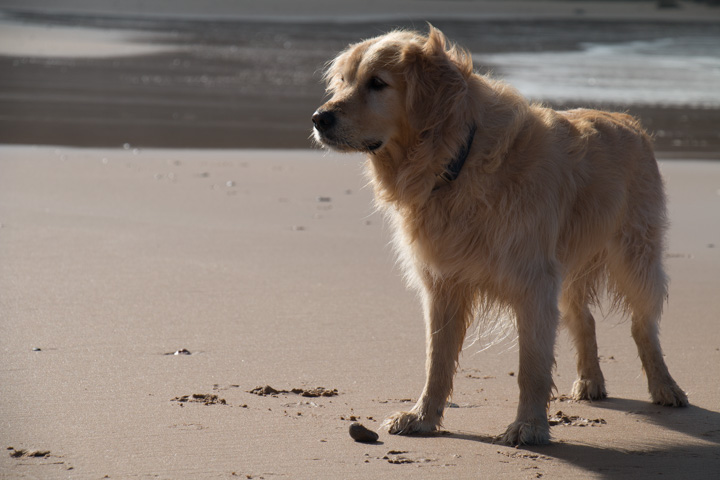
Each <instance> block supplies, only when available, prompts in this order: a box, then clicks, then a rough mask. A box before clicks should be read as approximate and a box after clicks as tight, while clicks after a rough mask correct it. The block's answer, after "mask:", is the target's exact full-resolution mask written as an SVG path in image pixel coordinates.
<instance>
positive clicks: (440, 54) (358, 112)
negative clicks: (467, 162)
mask: <svg viewBox="0 0 720 480" xmlns="http://www.w3.org/2000/svg"><path fill="white" fill-rule="evenodd" d="M472 69H473V68H472V61H471V59H470V55H469V54H468V53H467V52H465V51H463V50H460V49H458V48H457V47H454V46H451V47H448V45H447V42H446V40H445V37H444V35H443V34H442V33H441V32H440V31H439V30H437V29H435V28H433V27H432V26H431V27H430V31H429V33H428V35H427V36H423V35H420V34H418V33H414V32H407V31H394V32H391V33H388V34H386V35H382V36H379V37H375V38H372V39H370V40H366V41H364V42H361V43H357V44H354V45H350V46H349V47H348V48H347V49H346V50H345V51H343V52H341V53H340V54H339V55H338V56H337V57H336V58H335V59H334V60H333V61H332V62H330V63H329V66H328V68H327V70H326V71H325V81H326V85H327V92H328V94H329V95H330V99H329V100H328V101H327V102H326V103H325V104H324V105H322V106H321V107H320V108H318V109H317V111H316V112H315V113H314V114H313V116H312V121H313V124H314V129H313V133H314V137H315V140H316V141H317V142H319V143H320V144H322V145H324V146H326V147H329V148H332V149H335V150H338V151H345V152H351V151H358V152H368V153H377V152H379V151H382V150H383V149H385V148H388V147H389V146H390V145H392V144H396V145H400V146H402V147H404V149H406V150H407V149H409V148H411V147H412V146H413V145H414V144H416V143H418V142H419V141H420V142H422V141H423V140H427V139H429V140H430V141H431V142H432V141H433V139H437V138H447V135H444V134H439V133H438V132H437V131H436V130H438V129H441V128H445V127H448V122H447V120H448V118H449V117H451V116H453V115H455V116H457V112H458V111H459V110H460V109H461V107H462V105H463V104H464V103H465V102H464V101H465V99H466V97H467V90H468V79H469V77H470V76H471V75H472ZM464 120H465V119H462V120H461V121H464ZM458 131H459V132H460V135H462V134H463V132H464V131H465V129H462V128H461V129H459V130H458ZM451 137H454V135H451Z"/></svg>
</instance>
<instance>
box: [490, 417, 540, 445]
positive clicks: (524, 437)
mask: <svg viewBox="0 0 720 480" xmlns="http://www.w3.org/2000/svg"><path fill="white" fill-rule="evenodd" d="M498 440H499V442H500V443H502V444H505V445H508V446H510V447H516V446H518V445H544V444H546V443H550V425H548V422H547V420H544V421H541V422H540V421H537V422H536V421H529V422H525V421H515V422H513V423H511V424H510V426H508V428H507V430H505V433H503V434H502V435H500V437H499V439H498Z"/></svg>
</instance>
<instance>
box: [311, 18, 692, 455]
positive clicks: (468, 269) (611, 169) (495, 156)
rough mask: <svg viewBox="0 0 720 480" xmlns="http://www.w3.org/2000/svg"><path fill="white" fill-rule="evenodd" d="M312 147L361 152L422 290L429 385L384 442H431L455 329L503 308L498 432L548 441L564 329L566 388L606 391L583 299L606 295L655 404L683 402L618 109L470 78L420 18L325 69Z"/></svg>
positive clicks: (634, 151) (659, 226) (634, 140)
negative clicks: (506, 367)
mask: <svg viewBox="0 0 720 480" xmlns="http://www.w3.org/2000/svg"><path fill="white" fill-rule="evenodd" d="M325 80H326V83H327V90H328V93H329V94H330V95H331V98H330V99H329V101H327V102H326V103H325V104H324V105H322V106H321V107H320V108H318V110H317V111H316V112H315V113H314V115H313V117H312V120H313V123H314V136H315V139H316V140H317V141H318V142H319V143H321V144H322V145H324V146H326V147H329V148H332V149H335V150H338V151H347V152H367V154H368V162H367V169H368V174H369V177H370V179H371V183H372V186H373V188H374V192H375V197H376V201H377V203H378V205H379V206H380V207H381V209H383V210H384V211H385V213H386V214H387V217H388V218H389V220H390V223H391V224H392V226H393V227H394V231H395V237H394V245H395V247H396V249H397V252H398V255H399V257H400V260H401V263H402V265H403V267H404V269H405V271H406V274H407V277H408V279H409V283H410V284H411V285H412V286H413V287H414V288H416V289H417V290H418V291H419V292H420V294H421V298H422V302H423V307H424V313H425V322H426V329H427V359H426V383H425V387H424V389H423V391H422V394H421V395H420V398H419V400H418V401H417V403H416V404H415V406H414V407H413V408H412V409H411V410H410V411H409V412H400V413H396V414H394V415H392V416H391V417H389V418H388V419H387V420H386V422H385V425H386V426H387V427H388V429H389V431H390V433H394V434H412V433H426V432H431V431H433V430H435V429H437V427H438V426H439V425H440V422H441V420H442V416H443V410H444V408H445V405H446V402H447V400H448V397H449V395H450V394H451V391H452V382H453V376H454V374H455V370H456V368H457V364H458V357H459V354H460V351H461V348H462V345H463V341H464V338H465V334H466V330H467V329H468V327H469V325H471V324H472V323H473V321H474V320H477V319H478V318H480V319H481V320H483V321H485V322H486V321H487V317H488V315H490V314H494V313H497V312H498V311H505V312H508V313H510V314H511V318H513V319H514V325H515V328H516V329H517V333H518V345H519V355H520V366H519V372H518V376H517V380H518V385H519V387H520V400H519V404H518V409H517V416H516V418H515V421H514V422H513V423H511V424H510V426H509V427H508V428H507V430H506V431H505V433H504V434H502V435H501V436H500V440H501V441H502V442H503V443H505V444H508V445H519V444H542V443H547V442H548V441H549V439H550V431H549V426H548V420H547V408H548V402H549V399H550V398H551V393H552V389H553V388H554V384H553V380H552V369H553V366H554V362H555V360H554V352H553V350H554V343H555V335H556V332H557V329H558V325H559V324H560V323H561V322H562V324H564V325H565V326H567V328H568V329H569V331H570V333H571V335H572V338H573V341H574V344H575V347H576V349H577V371H578V379H577V380H576V381H575V383H574V385H573V390H572V396H573V398H575V399H587V400H597V399H601V398H604V397H605V396H606V390H605V381H604V378H603V374H602V372H601V371H600V365H599V363H598V353H597V343H596V339H595V320H594V319H593V316H592V315H591V313H590V306H591V305H597V303H598V302H599V297H600V296H602V295H603V293H604V292H607V294H608V296H609V298H610V299H611V300H612V301H613V305H614V306H615V307H618V308H620V309H621V310H622V311H624V312H626V313H628V314H629V315H630V316H631V319H632V322H631V323H632V329H631V330H632V336H633V338H634V340H635V343H636V344H637V348H638V352H639V354H640V359H641V361H642V365H643V368H644V371H645V373H646V375H647V380H648V384H649V390H650V396H651V397H652V400H653V401H654V402H655V403H659V404H662V405H672V406H684V405H687V397H686V395H685V393H684V392H683V391H682V390H681V389H680V388H679V387H678V385H677V384H676V383H675V381H674V380H673V378H672V377H671V376H670V373H669V372H668V369H667V366H666V365H665V361H664V360H663V354H662V351H661V349H660V343H659V340H658V321H659V317H660V314H661V311H662V307H663V303H664V300H665V298H666V295H667V279H666V276H665V273H664V270H663V265H662V257H663V237H664V234H665V230H666V226H667V217H666V211H665V195H664V191H663V182H662V179H661V177H660V173H659V171H658V166H657V162H656V160H655V157H654V154H653V150H652V145H651V139H650V138H649V137H648V135H647V134H646V133H645V132H644V131H643V129H642V128H641V127H640V125H639V124H638V122H637V121H636V120H635V119H634V118H632V117H630V116H629V115H625V114H621V113H607V112H602V111H596V110H586V109H577V110H569V111H555V110H551V109H549V108H545V107H543V106H541V105H535V104H530V103H528V101H527V100H526V99H525V98H523V97H522V96H521V95H520V94H519V93H518V92H517V91H516V90H515V89H513V88H512V87H510V86H508V85H506V84H504V83H502V82H499V81H496V80H493V79H491V78H488V77H487V76H482V75H479V74H476V73H474V72H473V64H472V59H471V56H470V54H469V53H468V52H467V51H465V50H463V49H461V48H458V47H457V46H453V45H449V44H448V42H447V41H446V39H445V37H444V36H443V34H442V33H441V32H440V31H439V30H437V29H435V28H433V27H432V26H430V30H429V33H428V35H427V36H424V35H421V34H418V33H415V32H409V31H394V32H391V33H388V34H386V35H382V36H379V37H376V38H372V39H370V40H366V41H363V42H361V43H357V44H354V45H350V46H349V47H348V48H347V49H346V50H345V51H343V52H342V53H341V54H340V55H339V56H338V57H337V58H335V59H334V60H333V61H332V62H330V63H329V66H328V68H327V71H326V72H325Z"/></svg>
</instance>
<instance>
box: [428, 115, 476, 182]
mask: <svg viewBox="0 0 720 480" xmlns="http://www.w3.org/2000/svg"><path fill="white" fill-rule="evenodd" d="M476 130H477V126H476V125H475V124H474V123H473V125H472V127H470V133H469V134H468V138H467V142H465V145H463V147H462V149H460V151H459V152H458V155H457V157H455V158H453V159H452V161H451V162H450V163H448V165H447V166H446V167H445V171H444V172H442V173H441V174H440V175H438V178H439V179H440V180H442V181H443V182H445V183H446V184H448V185H449V184H450V183H451V182H452V181H453V180H455V179H457V178H458V176H459V175H460V170H462V168H463V165H465V160H467V157H468V154H469V153H470V148H471V147H472V144H473V140H474V139H475V131H476ZM438 188H439V187H435V189H438Z"/></svg>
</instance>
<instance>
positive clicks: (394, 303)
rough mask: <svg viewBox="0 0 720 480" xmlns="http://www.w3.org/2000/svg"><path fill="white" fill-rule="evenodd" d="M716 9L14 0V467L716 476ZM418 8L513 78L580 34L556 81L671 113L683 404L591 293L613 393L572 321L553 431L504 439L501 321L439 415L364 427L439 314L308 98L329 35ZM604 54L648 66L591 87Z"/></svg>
mask: <svg viewBox="0 0 720 480" xmlns="http://www.w3.org/2000/svg"><path fill="white" fill-rule="evenodd" d="M279 6H282V7H283V9H282V10H278V8H279ZM450 7H452V8H450ZM311 10H312V11H313V12H315V13H313V14H312V15H308V14H307V12H308V11H311ZM278 11H280V12H281V13H282V14H278ZM719 16H720V8H710V7H707V6H706V5H702V4H698V3H695V2H692V3H690V2H682V3H681V8H679V9H657V8H655V2H610V3H608V2H595V1H588V2H533V1H526V2H504V1H503V2H500V1H472V2H469V1H453V2H441V1H422V2H421V1H417V0H396V1H392V2H388V1H384V2H374V1H371V2H363V3H350V2H330V1H329V0H308V1H306V2H284V3H283V2H277V1H269V2H250V1H244V0H242V1H225V0H216V1H212V2H202V3H200V2H165V1H140V0H137V1H136V0H131V1H127V2H123V3H122V5H121V4H120V3H118V2H111V1H94V2H87V1H85V0H64V1H63V2H54V1H48V0H22V1H20V0H17V1H16V0H0V326H2V334H0V389H1V391H0V450H2V452H4V453H0V479H8V480H10V479H12V480H14V479H35V478H37V479H66V478H73V479H97V480H99V479H102V478H111V479H128V478H139V479H150V478H152V479H205V478H208V479H212V478H227V479H230V478H242V479H281V478H282V479H368V478H369V479H375V478H378V479H382V478H432V479H466V478H467V479H470V478H488V479H495V478H513V479H515V478H518V479H537V478H546V479H547V478H551V479H555V478H559V479H577V478H593V479H607V480H611V479H612V480H614V479H633V480H636V479H644V478H666V479H667V478H672V479H675V478H677V479H685V478H693V479H694V478H698V479H704V478H714V477H716V476H717V472H719V471H720V384H718V381H717V378H719V377H720V329H719V328H718V323H717V322H718V311H720V298H719V297H718V295H717V292H718V291H720V213H719V212H720V163H718V162H717V161H713V160H718V159H720V136H719V134H718V132H719V131H720V114H719V113H718V112H720V103H718V104H716V103H715V102H716V96H715V95H716V91H715V90H714V89H712V88H710V87H708V85H712V81H713V79H714V78H715V77H714V75H717V72H718V71H720V70H717V68H716V65H720V64H718V63H717V62H718V57H717V54H716V53H715V52H714V50H713V49H709V48H708V45H711V46H712V45H714V44H715V43H713V42H715V40H716V39H717V38H720V27H718V25H720V24H719V23H718V22H717V20H718V18H719ZM458 17H461V18H458ZM424 20H433V23H435V24H436V25H438V26H439V27H441V28H442V29H443V30H444V31H445V32H446V33H447V34H448V35H449V36H450V37H451V38H453V39H454V40H456V41H459V42H461V43H462V44H463V45H466V46H467V47H468V48H470V49H471V51H472V52H473V57H474V58H476V59H477V60H478V63H479V65H478V68H479V69H480V70H482V71H492V72H493V73H494V74H497V75H500V76H504V77H506V78H508V79H509V80H513V81H517V82H519V83H520V84H521V85H520V86H522V82H523V81H525V80H527V78H528V76H530V77H532V75H533V74H536V76H537V82H536V83H535V84H533V85H530V87H532V88H537V87H538V85H540V86H542V85H545V86H553V82H555V83H557V81H558V79H557V77H553V76H549V75H546V73H545V72H541V71H540V70H539V69H537V68H536V65H537V64H536V63H533V62H536V61H537V57H536V56H533V55H527V54H528V52H533V51H536V52H537V53H543V54H546V55H548V56H547V57H546V58H547V59H548V61H552V62H567V61H568V59H569V61H570V66H572V67H576V66H577V64H578V62H577V59H578V58H580V57H581V58H583V59H584V58H589V59H591V60H592V62H591V63H588V64H587V65H580V67H581V68H580V69H579V70H566V72H568V73H567V75H566V76H567V77H568V78H569V79H571V80H573V79H575V80H576V79H586V80H588V81H586V82H585V83H584V84H573V83H569V84H568V85H569V87H568V89H564V91H563V92H561V93H563V94H564V95H562V96H555V97H553V96H552V95H554V94H552V93H547V91H545V93H546V94H548V95H550V96H549V97H548V98H539V101H545V102H546V103H549V104H552V105H556V106H558V107H570V106H576V105H585V106H594V105H599V106H605V107H608V108H612V109H622V110H629V111H630V112H631V113H634V114H637V115H639V116H640V117H641V118H642V120H643V122H644V124H645V125H646V126H647V127H648V128H650V129H651V130H652V131H653V132H654V133H655V141H656V146H657V150H658V158H659V159H660V168H661V172H662V174H663V176H664V178H665V182H666V188H667V193H668V198H669V212H670V221H671V228H670V231H669V236H668V248H667V253H666V260H665V263H666V267H667V270H668V273H669V276H670V279H671V283H670V294H669V300H668V303H667V306H666V309H665V312H664V314H663V320H662V323H661V328H662V331H661V340H662V344H663V348H664V353H665V354H666V361H667V363H668V366H669V368H670V370H671V372H672V374H673V376H674V378H675V379H676V380H677V382H678V383H679V384H680V386H681V387H683V388H684V389H685V390H686V391H687V392H688V395H689V399H690V403H691V405H690V407H688V408H684V409H669V408H664V407H659V406H656V405H653V404H651V403H650V402H649V395H648V392H647V387H646V381H645V377H644V374H643V372H642V369H641V365H640V360H639V358H638V355H637V351H636V349H635V345H634V343H633V341H632V338H631V336H630V325H629V322H628V321H627V320H624V319H622V318H620V317H618V316H617V315H614V314H608V315H605V314H604V313H603V312H602V311H598V312H594V313H595V315H596V318H597V319H598V345H599V354H600V360H601V366H602V368H603V371H604V374H605V378H606V380H607V386H608V392H609V398H608V399H607V400H604V401H600V402H593V403H589V402H572V401H569V400H568V395H569V393H570V390H571V387H572V383H573V381H574V379H575V358H574V355H575V353H574V351H573V349H572V347H571V342H570V340H569V338H568V336H567V333H566V332H561V334H560V335H559V337H558V343H557V347H556V353H557V368H556V371H555V383H556V385H557V392H556V399H555V400H554V401H553V402H552V403H551V404H550V408H549V412H548V413H549V416H550V417H551V420H552V421H553V423H555V425H554V426H553V427H552V428H551V434H552V437H553V442H552V444H550V445H548V446H541V447H523V448H509V447H505V446H501V445H498V444H495V443H494V442H493V439H494V436H495V435H498V434H500V433H501V432H502V431H503V430H504V429H505V427H506V426H507V425H508V423H510V422H511V421H512V420H513V418H514V415H515V410H516V407H517V397H518V389H517V377H516V376H515V372H516V371H517V366H518V360H517V355H518V354H517V348H516V346H515V345H514V343H513V341H512V339H510V340H508V341H505V342H501V343H500V344H497V345H494V346H492V347H490V348H488V349H483V348H482V345H480V344H473V343H472V341H471V340H468V341H467V342H466V347H465V349H464V351H463V354H462V356H461V360H460V366H459V369H458V373H457V375H456V379H455V390H454V394H453V397H452V398H451V401H450V403H449V405H448V408H447V409H446V413H445V422H444V428H443V430H442V431H441V432H440V433H439V434H437V435H433V436H429V437H399V436H391V435H388V434H387V432H385V431H383V430H379V434H380V437H379V441H378V442H376V443H374V444H361V443H356V442H354V441H353V440H352V439H351V438H350V436H349V435H348V428H349V426H350V424H351V423H353V422H355V421H357V422H360V423H362V424H363V425H365V426H366V427H368V428H370V429H372V430H378V429H379V427H380V424H381V423H382V421H383V420H384V418H385V417H386V416H388V415H389V414H391V413H393V412H395V411H398V410H405V409H407V408H409V407H410V406H411V405H412V404H413V403H414V401H415V400H416V399H417V395H418V394H419V393H420V390H421V388H422V385H423V381H424V370H423V362H424V349H425V347H424V325H423V322H422V317H421V308H420V304H419V302H418V301H417V298H415V295H414V293H412V292H410V291H408V290H407V289H406V288H405V286H404V284H403V280H402V278H401V273H400V272H399V271H398V269H397V266H396V264H395V258H394V255H393V252H392V251H391V248H390V246H389V245H388V243H389V239H390V232H389V228H388V226H387V225H386V224H385V223H384V220H383V218H382V217H381V216H380V215H379V214H378V213H376V212H375V210H374V208H373V205H372V192H371V191H370V189H369V188H368V187H367V186H366V180H365V177H364V176H363V162H364V160H363V158H362V157H361V156H357V155H345V156H343V155H338V154H334V153H327V152H323V151H320V150H312V149H310V148H309V147H310V145H309V141H308V135H309V133H310V120H309V117H310V115H311V113H312V111H313V110H314V109H315V107H316V106H317V105H318V104H319V103H320V101H321V98H322V96H323V92H322V86H321V85H320V84H319V82H318V81H319V69H320V68H321V67H322V65H323V63H324V62H325V61H327V60H328V59H329V58H330V57H331V56H332V55H334V53H335V52H336V51H337V50H339V49H340V48H342V47H343V46H344V45H346V44H347V43H348V42H349V41H355V40H357V39H359V38H363V37H365V36H369V35H374V34H377V33H380V32H382V31H386V30H387V29H389V28H392V27H393V26H416V27H417V26H419V27H420V28H424V27H423V25H424ZM667 38H671V39H675V40H677V39H680V40H682V41H678V42H675V43H673V42H666V40H667ZM706 50H707V51H706ZM706 54H707V55H706ZM526 55H527V56H526ZM615 55H617V56H618V58H621V59H622V60H623V62H624V63H623V66H624V67H623V69H622V71H621V72H618V74H617V75H616V77H617V78H619V79H620V80H619V82H620V83H618V84H617V85H616V84H607V85H605V86H606V87H607V88H603V89H602V91H603V92H605V93H607V92H612V91H613V88H615V89H616V90H615V91H621V90H622V88H621V87H623V85H624V86H627V87H628V88H630V87H632V80H633V79H634V78H635V76H636V75H639V73H638V72H641V73H642V75H643V76H642V80H643V81H647V82H649V83H648V85H650V84H652V85H656V86H657V87H658V88H657V90H653V89H649V88H648V89H647V90H648V92H640V93H641V94H645V93H647V94H648V96H647V97H643V98H645V100H642V99H640V100H638V99H635V101H630V102H626V103H623V102H620V103H618V100H617V98H618V97H613V96H609V97H602V98H601V97H598V96H595V95H596V94H595V92H594V91H593V90H592V89H591V88H589V87H593V86H595V83H599V84H600V86H601V87H602V86H603V85H604V84H603V82H605V81H609V80H612V79H611V78H610V77H611V76H610V75H608V76H607V77H604V76H602V73H603V71H604V70H607V69H606V68H605V65H606V64H605V63H604V62H606V59H607V58H608V57H612V56H615ZM643 56H645V57H647V58H648V59H650V60H653V61H649V62H648V63H644V62H641V64H639V65H636V66H635V68H636V69H634V70H633V68H634V66H633V62H634V61H636V60H637V59H640V58H642V57H643ZM662 59H666V60H668V61H667V62H665V63H668V64H670V65H671V66H670V67H668V66H667V65H664V64H663V62H662V61H660V60H662ZM670 60H672V61H670ZM485 61H488V62H489V63H488V64H484V63H483V62H485ZM593 62H594V63H593ZM524 65H531V66H532V68H531V73H530V74H528V72H527V71H525V70H524V69H523V68H522V67H523V66H524ZM644 66H647V67H648V68H647V69H644ZM566 67H567V65H566ZM529 68H530V67H529ZM668 69H669V70H668ZM673 69H674V70H673ZM595 71H599V74H597V75H596V73H593V75H596V76H591V75H590V72H595ZM668 71H677V72H681V73H682V74H683V75H684V76H682V78H689V77H692V80H693V82H695V83H693V84H692V85H693V87H692V89H689V88H685V91H683V88H681V87H680V86H679V87H678V88H677V89H671V87H672V83H671V82H670V81H669V80H667V75H666V73H667V72H668ZM589 80H592V82H590V81H589ZM623 82H624V83H623ZM653 82H655V83H653ZM618 85H620V87H618ZM643 85H645V84H644V83H642V82H641V83H640V87H638V86H637V85H635V87H633V88H637V89H638V90H636V92H639V89H641V88H642V86H643ZM555 86H556V87H561V85H555ZM570 89H575V90H570ZM558 90H563V89H562V88H558ZM671 90H672V91H671ZM570 91H572V92H579V93H577V94H578V95H579V97H577V98H576V97H573V96H572V95H570V96H568V95H567V92H570ZM662 92H670V93H672V94H673V98H668V99H663V98H662ZM540 94H542V92H541V93H540ZM676 94H677V95H676ZM608 95H609V94H608ZM683 95H684V96H683ZM614 99H615V100H614ZM693 102H694V103H693Z"/></svg>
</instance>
